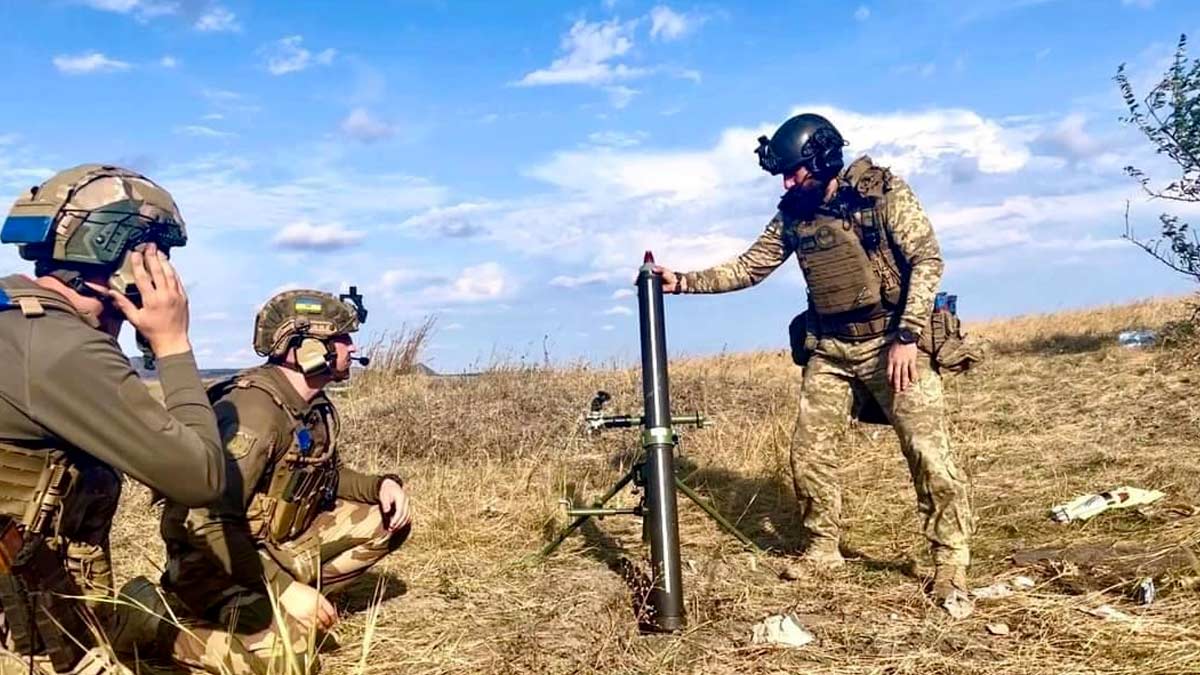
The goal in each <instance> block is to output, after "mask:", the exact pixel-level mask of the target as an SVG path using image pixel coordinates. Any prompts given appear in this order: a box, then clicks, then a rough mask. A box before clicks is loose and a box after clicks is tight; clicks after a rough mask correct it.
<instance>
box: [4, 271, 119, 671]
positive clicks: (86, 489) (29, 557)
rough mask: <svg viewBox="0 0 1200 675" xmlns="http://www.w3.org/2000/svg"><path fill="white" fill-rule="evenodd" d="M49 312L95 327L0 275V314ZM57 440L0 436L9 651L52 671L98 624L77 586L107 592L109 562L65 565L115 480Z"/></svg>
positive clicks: (31, 316) (87, 535)
mask: <svg viewBox="0 0 1200 675" xmlns="http://www.w3.org/2000/svg"><path fill="white" fill-rule="evenodd" d="M48 311H49V312H65V313H68V314H71V315H72V316H75V317H78V318H79V319H80V320H81V321H85V322H86V323H88V324H89V325H92V326H93V327H94V326H95V325H96V324H95V322H94V319H89V317H85V316H83V315H80V314H79V313H78V312H77V311H76V310H75V308H74V306H72V305H71V304H70V303H69V302H67V300H66V299H65V298H63V297H62V296H60V295H58V294H57V293H53V292H50V291H47V290H45V289H42V288H38V287H29V286H28V285H23V284H16V283H13V281H12V279H11V278H10V279H0V313H4V314H8V313H16V312H20V314H21V316H22V317H24V320H27V321H37V320H39V319H41V318H42V317H44V316H46V313H47V312H48ZM56 440H57V439H54V438H46V439H43V440H41V441H40V442H34V443H30V442H27V441H20V442H16V441H9V440H3V439H0V609H2V610H3V612H4V622H5V624H6V627H7V641H8V643H9V646H10V647H12V649H13V650H15V651H16V653H18V654H21V655H23V656H33V655H35V654H45V655H46V656H47V657H48V658H49V659H50V662H51V664H52V665H53V667H54V669H55V671H56V672H67V671H69V670H71V669H73V668H74V667H75V666H76V665H77V664H78V663H79V662H80V661H81V660H82V659H83V657H84V655H85V652H86V650H87V649H88V648H89V647H90V646H92V644H93V640H92V637H91V635H92V634H91V632H90V631H89V629H88V626H89V624H90V623H95V622H96V618H95V617H94V616H93V615H92V614H91V610H90V609H89V608H88V607H87V606H86V604H85V603H86V600H85V601H83V602H81V599H83V592H82V591H81V590H80V589H81V588H86V587H87V585H86V584H85V583H84V582H88V583H92V582H94V583H96V584H98V585H99V586H102V587H104V586H112V576H111V569H110V568H109V567H108V565H107V563H105V564H103V565H99V566H97V569H94V570H88V569H85V567H84V566H81V565H80V564H79V562H78V561H69V560H68V559H69V558H70V557H71V555H72V553H71V551H72V548H71V547H70V544H71V543H72V542H74V541H80V542H83V543H85V544H86V543H88V540H92V539H95V538H96V537H95V535H96V531H97V530H96V528H95V527H94V526H95V523H94V522H89V521H91V520H97V519H98V520H101V521H109V522H111V519H112V516H113V514H114V512H115V511H116V508H117V502H118V501H119V500H120V498H121V477H120V474H119V473H118V472H117V471H116V470H115V469H113V468H112V467H110V466H108V465H106V464H104V463H102V462H100V461H98V460H96V459H94V458H92V457H91V456H89V455H87V454H84V453H82V452H80V451H79V450H78V449H76V448H74V447H69V446H66V445H65V444H63V443H62V442H57V443H56V442H55V441H56ZM89 528H92V529H89ZM100 529H104V528H100ZM105 531H106V529H105ZM92 543H95V542H94V541H93V542H92Z"/></svg>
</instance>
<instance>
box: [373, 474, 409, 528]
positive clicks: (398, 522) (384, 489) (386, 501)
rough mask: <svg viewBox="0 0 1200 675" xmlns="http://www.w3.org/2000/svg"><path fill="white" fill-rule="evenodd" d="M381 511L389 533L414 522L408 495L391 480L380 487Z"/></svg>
mask: <svg viewBox="0 0 1200 675" xmlns="http://www.w3.org/2000/svg"><path fill="white" fill-rule="evenodd" d="M379 510H380V511H381V512H382V513H383V526H384V527H385V528H387V531H388V532H395V531H396V530H398V529H400V528H402V527H404V526H405V525H407V524H408V523H409V522H411V521H412V514H411V513H410V512H409V509H408V493H407V492H405V491H404V488H403V487H401V486H400V484H399V483H397V482H396V481H394V480H392V479H390V478H388V479H385V480H384V481H383V483H381V484H380V485H379Z"/></svg>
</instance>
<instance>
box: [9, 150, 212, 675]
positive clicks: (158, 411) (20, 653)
mask: <svg viewBox="0 0 1200 675" xmlns="http://www.w3.org/2000/svg"><path fill="white" fill-rule="evenodd" d="M0 241H3V242H4V243H8V244H17V245H19V246H20V253H21V257H22V258H25V259H26V260H31V261H33V262H34V264H35V271H34V273H35V275H36V277H35V278H32V279H31V278H27V277H24V276H21V275H12V276H8V277H4V278H0V362H2V363H3V364H4V366H3V369H0V605H2V609H3V626H4V627H3V629H0V634H2V636H3V640H4V643H3V646H4V648H5V649H6V651H5V653H4V655H3V656H0V673H9V672H30V671H32V670H33V668H34V665H35V664H37V665H38V666H39V667H40V668H42V669H53V670H52V672H59V673H62V672H67V671H72V670H73V669H74V670H73V672H100V671H103V670H104V669H105V668H106V667H111V666H107V665H106V663H105V661H106V657H105V656H104V655H103V653H102V650H101V648H100V647H95V646H94V645H96V644H97V643H98V640H97V639H96V636H95V635H94V633H93V630H92V629H93V628H103V627H104V626H106V624H107V620H108V619H109V618H110V617H109V614H110V611H109V610H110V608H111V606H112V605H111V602H110V601H108V598H110V597H111V595H112V592H113V575H112V565H111V556H110V553H109V532H110V529H111V527H112V518H113V514H114V513H115V511H116V508H117V501H118V500H119V498H120V494H121V475H122V474H128V475H130V476H132V477H133V478H135V479H137V480H138V481H140V482H142V483H145V484H146V485H148V486H150V487H151V488H154V489H155V490H157V491H159V492H161V493H162V494H164V495H167V496H169V497H170V498H171V499H174V500H177V501H179V502H182V503H185V504H191V505H199V504H202V503H205V502H208V501H209V500H211V499H213V498H214V497H216V496H217V495H218V494H219V493H220V490H221V489H222V483H223V478H224V461H223V457H222V455H223V452H222V448H221V444H220V437H219V436H218V434H217V427H216V423H215V420H214V418H213V412H212V408H211V407H210V406H209V402H208V399H207V398H206V397H205V395H204V388H203V386H202V385H201V383H200V377H199V374H198V373H197V371H196V363H195V361H194V360H193V358H192V351H191V345H190V344H189V342H188V334H187V328H188V308H187V296H186V295H185V293H184V288H183V282H182V281H181V280H180V279H179V277H178V276H176V274H175V271H174V270H173V269H172V267H171V264H170V263H169V262H168V260H167V252H168V251H169V250H170V249H171V248H174V247H178V246H183V245H184V243H185V242H186V241H187V236H186V234H185V232H184V224H183V218H182V217H180V215H179V210H178V208H177V207H176V206H175V202H174V201H173V200H172V199H171V196H170V195H169V194H168V193H167V192H166V191H165V190H163V189H162V188H161V187H159V186H158V185H157V184H155V183H154V182H152V181H151V180H150V179H148V178H146V177H145V176H142V175H139V174H137V173H134V172H132V171H127V170H125V169H120V168H117V167H113V166H100V165H84V166H78V167H75V168H74V169H69V170H67V171H63V172H61V173H59V174H56V175H55V176H53V177H51V178H50V179H49V180H47V181H46V182H45V183H42V184H41V185H40V186H37V187H34V188H31V189H30V190H29V192H28V193H27V194H25V195H24V196H22V197H21V198H20V199H18V200H17V202H16V204H15V205H14V206H13V208H12V211H11V212H10V214H9V216H8V218H7V219H6V220H5V221H4V225H3V227H2V228H0ZM126 320H128V321H129V322H130V323H132V324H133V326H134V328H136V329H137V331H138V333H139V334H140V336H141V338H142V340H143V341H144V342H146V343H148V345H149V347H150V348H152V349H153V352H154V354H155V355H156V356H157V357H158V364H159V370H160V371H161V381H162V389H163V394H164V399H165V403H166V407H165V408H164V406H163V404H162V403H159V402H158V401H156V400H155V399H154V398H153V397H152V396H151V395H150V392H149V391H148V390H147V389H146V386H145V385H144V384H143V383H142V381H141V380H140V379H138V376H137V374H136V373H135V372H134V370H133V368H132V367H131V366H130V363H129V360H128V358H126V357H125V355H124V354H123V353H122V352H121V348H120V346H119V345H118V344H117V340H116V338H117V335H118V334H119V333H120V330H121V326H122V324H123V323H124V322H125V321H126ZM64 596H74V598H71V597H64Z"/></svg>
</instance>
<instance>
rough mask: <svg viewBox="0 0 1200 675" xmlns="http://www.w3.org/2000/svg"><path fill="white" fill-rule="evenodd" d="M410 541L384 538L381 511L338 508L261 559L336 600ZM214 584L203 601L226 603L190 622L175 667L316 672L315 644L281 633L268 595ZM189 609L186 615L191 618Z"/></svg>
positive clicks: (193, 561)
mask: <svg viewBox="0 0 1200 675" xmlns="http://www.w3.org/2000/svg"><path fill="white" fill-rule="evenodd" d="M408 534H409V528H408V527H404V528H401V529H400V530H398V531H396V532H394V533H391V532H388V531H387V530H385V529H384V527H383V517H382V515H381V514H380V512H379V507H378V506H377V505H373V504H363V503H360V502H353V501H348V500H338V501H337V503H336V505H335V507H334V508H333V510H331V511H325V512H323V513H321V514H320V515H318V516H317V518H316V519H315V520H314V521H313V524H312V526H311V527H309V529H308V530H307V531H306V532H305V533H304V534H302V535H301V536H300V537H298V538H296V539H294V540H292V541H289V542H287V543H286V544H283V545H280V546H277V547H271V548H269V549H267V548H264V549H263V550H262V555H263V556H269V557H270V558H271V560H272V562H274V563H276V564H278V565H280V566H281V567H282V568H283V569H284V570H285V571H286V572H287V573H288V574H289V575H291V576H292V578H294V579H295V580H296V581H297V582H300V583H305V584H308V585H309V586H313V587H314V588H319V589H320V590H321V592H322V593H324V594H329V593H332V592H336V591H338V590H341V589H344V588H345V587H346V586H347V585H349V584H350V583H351V582H353V581H354V580H355V579H357V578H358V577H360V576H361V575H362V574H363V573H365V572H366V571H367V570H368V569H370V568H371V566H373V565H375V564H376V563H378V562H379V561H380V560H382V559H383V558H384V556H386V555H387V554H388V553H390V552H392V551H394V550H396V549H397V548H399V547H400V545H401V544H403V543H404V540H405V539H406V538H407V537H408ZM168 564H169V565H171V566H175V567H188V566H192V565H194V566H199V567H201V568H202V569H204V570H210V569H211V563H210V562H209V561H208V560H206V559H205V558H204V556H203V554H201V553H199V552H192V553H189V554H188V555H187V556H184V557H182V558H178V559H172V560H171V561H170V562H169V563H168ZM167 576H179V577H184V576H188V577H190V578H193V579H195V578H197V575H189V574H187V572H186V570H178V571H176V570H168V575H167ZM209 578H210V579H213V580H214V583H213V586H212V587H211V588H208V589H202V592H201V593H200V595H202V594H204V593H211V594H212V595H211V596H210V597H218V598H220V600H219V601H218V603H217V604H216V605H214V606H211V607H209V608H208V609H207V610H202V613H201V612H194V613H193V615H200V616H202V619H200V620H196V621H189V622H188V623H187V630H186V631H183V632H181V633H180V634H179V635H178V636H177V637H176V639H175V642H174V644H173V645H171V654H170V656H171V658H172V659H173V660H174V661H176V662H178V663H180V664H184V665H187V666H189V667H193V668H200V669H203V670H206V671H208V672H213V673H219V672H221V671H220V670H219V667H220V666H222V665H223V666H224V667H226V668H229V671H230V672H232V673H234V674H235V675H236V674H239V673H261V672H265V671H264V670H262V669H264V668H265V669H268V670H270V669H273V670H272V672H275V673H279V672H287V671H286V670H285V667H286V663H287V661H289V660H292V659H294V660H295V661H294V662H295V663H300V664H304V665H305V666H306V667H310V668H313V669H314V670H315V668H316V667H317V665H318V664H317V663H316V662H315V658H316V657H315V655H313V654H310V653H309V652H310V651H312V650H310V649H309V646H310V644H311V640H312V639H313V636H309V635H307V634H305V633H304V632H303V631H302V630H301V629H300V628H299V627H298V626H296V625H295V624H293V623H292V622H291V621H288V620H286V619H285V621H286V624H285V626H283V627H282V628H281V627H280V626H279V625H278V622H277V621H276V615H275V612H274V610H273V608H272V606H271V600H270V598H269V597H268V595H267V594H265V593H262V592H260V591H256V590H253V589H248V588H246V587H244V586H239V585H234V586H228V585H224V586H222V585H220V581H221V580H220V578H219V577H214V576H212V575H209ZM188 590H189V591H195V590H196V589H192V588H189V589H188ZM189 595H192V593H189ZM190 609H191V608H187V607H185V606H180V607H179V610H181V611H182V613H184V614H187V613H188V612H189V611H190ZM231 645H233V647H232V648H231ZM230 659H233V660H234V661H236V662H237V663H236V664H235V663H231V662H230V661H229V660H230Z"/></svg>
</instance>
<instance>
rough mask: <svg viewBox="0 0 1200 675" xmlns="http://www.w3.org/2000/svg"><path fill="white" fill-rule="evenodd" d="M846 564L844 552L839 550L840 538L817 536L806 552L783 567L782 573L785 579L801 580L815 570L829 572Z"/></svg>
mask: <svg viewBox="0 0 1200 675" xmlns="http://www.w3.org/2000/svg"><path fill="white" fill-rule="evenodd" d="M845 564H846V559H845V558H843V557H842V552H841V551H840V550H838V540H837V539H834V538H832V537H817V538H814V539H812V540H811V541H809V542H808V546H806V547H805V548H804V554H803V555H801V556H800V557H799V558H798V559H797V560H796V561H795V562H793V563H791V564H790V565H788V566H786V567H784V568H783V572H781V573H780V576H782V577H783V578H784V579H787V580H789V581H799V580H800V579H804V578H805V577H807V576H809V575H811V574H812V573H813V572H827V571H829V570H835V569H838V568H839V567H842V566H844V565H845Z"/></svg>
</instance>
